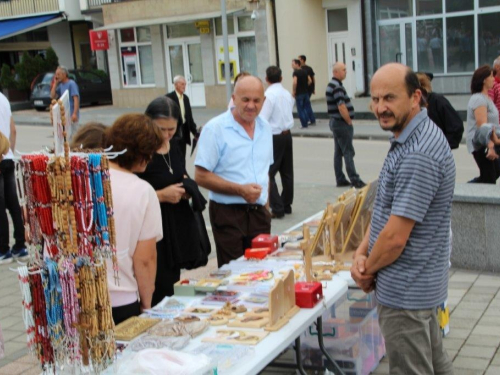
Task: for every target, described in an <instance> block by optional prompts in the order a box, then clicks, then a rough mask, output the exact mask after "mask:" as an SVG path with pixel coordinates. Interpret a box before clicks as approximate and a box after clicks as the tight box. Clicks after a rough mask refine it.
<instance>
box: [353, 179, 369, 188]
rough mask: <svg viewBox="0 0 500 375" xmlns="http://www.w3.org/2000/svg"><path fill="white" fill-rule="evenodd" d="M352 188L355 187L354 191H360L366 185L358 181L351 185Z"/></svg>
mask: <svg viewBox="0 0 500 375" xmlns="http://www.w3.org/2000/svg"><path fill="white" fill-rule="evenodd" d="M352 186H353V187H355V188H356V189H361V188H364V187H365V186H366V184H365V183H364V182H363V181H361V180H359V181H356V182H354V183H353V184H352Z"/></svg>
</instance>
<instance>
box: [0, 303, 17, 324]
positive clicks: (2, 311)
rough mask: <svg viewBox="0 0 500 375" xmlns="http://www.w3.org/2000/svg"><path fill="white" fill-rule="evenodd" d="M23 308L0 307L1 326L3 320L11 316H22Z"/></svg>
mask: <svg viewBox="0 0 500 375" xmlns="http://www.w3.org/2000/svg"><path fill="white" fill-rule="evenodd" d="M20 312H21V307H19V308H17V307H6V306H3V307H0V324H1V322H2V319H3V318H6V317H8V316H11V315H20Z"/></svg>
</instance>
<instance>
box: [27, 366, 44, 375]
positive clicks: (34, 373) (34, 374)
mask: <svg viewBox="0 0 500 375" xmlns="http://www.w3.org/2000/svg"><path fill="white" fill-rule="evenodd" d="M40 374H41V370H40V367H39V366H38V365H37V366H33V367H32V368H31V369H29V370H28V371H25V372H23V374H22V375H40Z"/></svg>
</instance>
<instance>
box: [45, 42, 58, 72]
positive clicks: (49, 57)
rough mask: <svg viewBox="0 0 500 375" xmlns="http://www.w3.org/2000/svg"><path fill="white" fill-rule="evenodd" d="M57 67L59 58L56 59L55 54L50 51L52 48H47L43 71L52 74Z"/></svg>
mask: <svg viewBox="0 0 500 375" xmlns="http://www.w3.org/2000/svg"><path fill="white" fill-rule="evenodd" d="M58 66H59V58H58V57H57V54H56V52H55V51H54V50H53V49H52V47H49V48H47V51H46V52H45V66H44V71H46V72H52V71H55V70H56V69H57V67H58Z"/></svg>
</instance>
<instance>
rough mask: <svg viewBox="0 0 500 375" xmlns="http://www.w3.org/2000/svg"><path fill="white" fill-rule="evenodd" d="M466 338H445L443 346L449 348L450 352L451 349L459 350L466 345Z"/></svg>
mask: <svg viewBox="0 0 500 375" xmlns="http://www.w3.org/2000/svg"><path fill="white" fill-rule="evenodd" d="M464 342H465V340H463V339H451V338H446V340H443V346H444V347H445V348H446V349H447V350H448V353H449V352H450V349H451V350H459V349H460V348H461V347H462V346H463V345H464Z"/></svg>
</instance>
